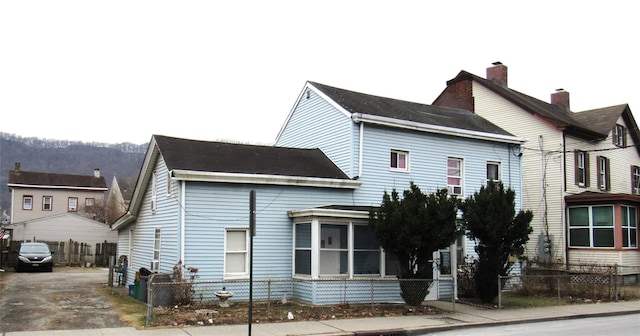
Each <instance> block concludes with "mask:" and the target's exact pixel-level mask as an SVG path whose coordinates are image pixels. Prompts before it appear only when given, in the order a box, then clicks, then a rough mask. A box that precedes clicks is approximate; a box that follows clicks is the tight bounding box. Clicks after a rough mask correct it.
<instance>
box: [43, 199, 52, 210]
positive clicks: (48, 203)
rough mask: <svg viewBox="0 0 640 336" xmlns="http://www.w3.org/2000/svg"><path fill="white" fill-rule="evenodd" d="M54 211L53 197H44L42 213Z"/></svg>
mask: <svg viewBox="0 0 640 336" xmlns="http://www.w3.org/2000/svg"><path fill="white" fill-rule="evenodd" d="M52 210H53V196H42V211H52Z"/></svg>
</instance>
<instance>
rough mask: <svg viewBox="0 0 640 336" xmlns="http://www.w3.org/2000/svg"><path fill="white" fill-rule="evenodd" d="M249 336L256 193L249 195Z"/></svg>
mask: <svg viewBox="0 0 640 336" xmlns="http://www.w3.org/2000/svg"><path fill="white" fill-rule="evenodd" d="M249 231H250V232H249V234H250V235H251V236H250V238H249V336H251V321H252V320H253V237H254V236H255V235H256V191H255V190H251V192H250V193H249Z"/></svg>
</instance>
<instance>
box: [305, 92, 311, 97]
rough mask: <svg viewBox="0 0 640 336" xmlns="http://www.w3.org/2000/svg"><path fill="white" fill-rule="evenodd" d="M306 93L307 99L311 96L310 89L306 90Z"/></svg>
mask: <svg viewBox="0 0 640 336" xmlns="http://www.w3.org/2000/svg"><path fill="white" fill-rule="evenodd" d="M306 94H307V99H309V98H311V90H307V92H306Z"/></svg>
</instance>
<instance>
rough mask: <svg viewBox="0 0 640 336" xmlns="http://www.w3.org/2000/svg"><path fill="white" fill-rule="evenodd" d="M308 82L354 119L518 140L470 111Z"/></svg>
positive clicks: (442, 131)
mask: <svg viewBox="0 0 640 336" xmlns="http://www.w3.org/2000/svg"><path fill="white" fill-rule="evenodd" d="M308 85H310V86H311V87H313V88H315V89H316V90H317V91H319V92H321V93H322V94H324V95H325V97H327V98H329V99H331V100H332V101H333V102H334V103H335V104H337V105H338V106H340V107H341V108H342V109H343V111H344V112H346V113H348V114H350V115H351V118H352V119H353V120H354V121H356V122H359V121H364V122H373V121H377V123H379V124H383V123H384V124H387V125H388V126H395V127H402V126H405V127H407V126H409V123H411V124H413V125H416V126H417V125H422V126H420V128H421V129H422V130H425V131H432V132H434V133H446V134H451V135H456V136H465V135H472V134H474V135H475V136H472V137H478V135H479V134H485V135H489V136H488V137H489V138H491V137H492V136H493V137H497V138H498V139H501V140H510V142H521V141H520V139H516V137H514V136H513V135H512V134H510V133H509V132H507V131H505V130H503V129H502V128H500V127H498V126H497V125H495V124H493V123H491V122H489V121H488V120H486V119H484V118H482V117H480V116H479V115H477V114H475V113H473V112H472V111H468V110H463V109H457V108H449V107H443V106H437V105H427V104H422V103H414V102H409V101H404V100H399V99H393V98H386V97H380V96H374V95H370V94H365V93H360V92H355V91H350V90H345V89H340V88H336V87H333V86H329V85H325V84H320V83H317V82H308ZM425 125H427V126H425ZM408 128H413V129H416V127H408ZM465 131H467V132H465ZM493 140H496V139H493Z"/></svg>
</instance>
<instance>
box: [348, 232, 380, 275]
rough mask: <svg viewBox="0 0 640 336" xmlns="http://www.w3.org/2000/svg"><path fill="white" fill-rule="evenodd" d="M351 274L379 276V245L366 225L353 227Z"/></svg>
mask: <svg viewBox="0 0 640 336" xmlns="http://www.w3.org/2000/svg"><path fill="white" fill-rule="evenodd" d="M353 274H354V275H379V274H380V245H379V244H378V241H377V240H376V237H375V235H374V234H373V232H372V231H371V229H370V228H369V226H368V225H354V226H353Z"/></svg>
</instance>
